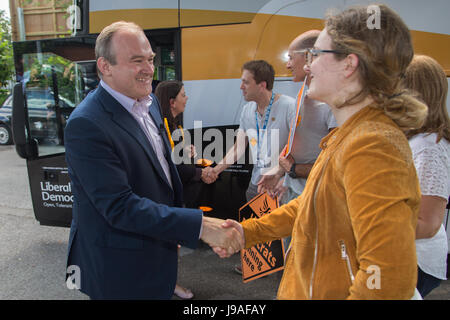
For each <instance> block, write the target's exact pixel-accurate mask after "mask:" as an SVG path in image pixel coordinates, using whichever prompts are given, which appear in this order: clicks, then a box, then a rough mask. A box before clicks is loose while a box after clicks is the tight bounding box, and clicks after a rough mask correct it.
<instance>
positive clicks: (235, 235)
mask: <svg viewBox="0 0 450 320" xmlns="http://www.w3.org/2000/svg"><path fill="white" fill-rule="evenodd" d="M200 239H202V240H203V241H204V242H206V243H207V244H208V245H209V246H210V247H211V248H212V249H213V251H214V252H215V253H216V254H217V255H218V256H219V257H221V258H228V257H230V256H231V255H233V254H235V253H236V252H238V251H240V250H242V249H244V247H245V237H244V229H242V226H241V225H240V223H239V222H237V221H235V220H231V219H227V220H221V219H216V218H211V217H205V216H204V217H203V226H202V233H201V235H200Z"/></svg>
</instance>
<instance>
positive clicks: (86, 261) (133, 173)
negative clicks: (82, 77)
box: [65, 86, 202, 299]
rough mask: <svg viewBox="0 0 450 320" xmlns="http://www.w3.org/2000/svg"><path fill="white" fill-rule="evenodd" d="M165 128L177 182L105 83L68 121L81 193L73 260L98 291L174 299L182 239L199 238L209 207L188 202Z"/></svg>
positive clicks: (76, 189) (156, 113)
mask: <svg viewBox="0 0 450 320" xmlns="http://www.w3.org/2000/svg"><path fill="white" fill-rule="evenodd" d="M152 97H153V103H152V105H151V106H150V115H151V116H152V118H153V120H154V121H155V124H156V126H157V127H160V126H161V125H162V120H161V114H160V108H159V103H158V100H157V98H156V97H155V96H152ZM162 135H163V138H164V139H163V140H164V144H165V145H164V147H165V150H166V154H167V155H168V158H167V161H168V163H169V167H170V173H171V176H172V185H173V188H171V186H170V184H169V182H168V181H167V178H166V176H165V174H164V172H163V169H162V167H161V165H160V163H159V161H158V159H157V156H156V153H155V152H154V151H153V148H152V147H151V145H150V143H149V141H148V139H147V137H146V135H145V133H144V132H143V131H142V129H141V128H140V126H139V124H138V123H137V121H136V120H135V119H134V118H133V116H132V115H131V114H130V113H129V112H128V111H127V110H126V109H125V108H124V107H122V106H121V105H120V104H119V103H118V102H117V100H115V99H114V98H113V97H112V96H111V95H110V94H109V93H108V92H107V91H106V90H105V89H103V88H102V87H101V86H99V87H98V88H97V89H96V90H95V91H94V92H92V93H90V94H89V95H88V96H87V97H86V98H85V99H84V100H83V101H82V102H81V103H80V105H79V106H77V108H76V109H75V110H74V111H73V113H72V114H71V116H70V118H69V120H68V122H67V126H66V128H65V147H66V160H67V164H68V169H69V175H70V179H71V183H72V192H73V195H74V204H73V219H72V225H71V229H70V238H69V252H68V260H67V265H68V266H70V265H74V266H78V267H79V270H80V273H81V281H80V285H81V288H80V290H81V291H82V292H84V293H86V294H87V295H89V296H90V297H91V298H93V299H170V298H171V297H172V294H173V291H174V287H175V284H176V275H177V261H178V255H177V244H182V245H184V246H187V247H190V248H195V247H196V246H197V244H198V239H199V233H200V227H201V220H202V213H201V211H200V210H195V209H186V208H181V206H182V197H183V195H182V184H181V182H180V178H179V176H178V173H177V170H176V168H175V166H174V164H173V163H172V161H171V159H170V154H171V153H170V148H169V144H168V139H167V136H166V134H165V133H164V130H162Z"/></svg>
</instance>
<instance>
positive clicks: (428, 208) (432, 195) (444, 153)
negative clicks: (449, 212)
mask: <svg viewBox="0 0 450 320" xmlns="http://www.w3.org/2000/svg"><path fill="white" fill-rule="evenodd" d="M405 83H406V86H407V87H408V88H410V89H413V90H415V91H416V92H418V93H419V96H420V98H421V99H422V100H423V101H424V102H425V103H426V104H427V106H428V108H429V112H428V117H427V119H426V121H425V124H424V125H423V126H422V127H421V128H419V129H417V130H411V131H410V132H408V134H407V135H408V137H409V144H410V146H411V150H412V153H413V159H414V164H415V166H416V170H417V175H418V177H419V182H420V189H421V193H422V198H421V203H420V210H419V220H418V222H417V228H416V239H417V240H416V251H417V264H418V280H417V289H418V290H419V292H420V294H421V295H422V297H425V296H426V295H428V294H429V293H430V292H431V290H433V289H434V288H436V287H438V286H439V284H440V282H441V280H446V272H447V262H446V259H447V253H448V243H447V235H446V233H445V229H444V226H443V225H442V222H443V219H444V215H445V207H446V204H447V200H448V196H449V193H450V120H449V117H448V113H447V107H446V100H447V92H448V82H447V77H446V75H445V72H444V70H443V69H442V67H441V66H440V65H439V63H438V62H437V61H436V60H434V59H433V58H431V57H428V56H423V55H417V56H414V59H413V61H412V62H411V64H410V65H409V67H408V69H407V70H406V77H405Z"/></svg>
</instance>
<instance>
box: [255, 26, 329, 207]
mask: <svg viewBox="0 0 450 320" xmlns="http://www.w3.org/2000/svg"><path fill="white" fill-rule="evenodd" d="M319 34H320V31H319V30H310V31H307V32H305V33H302V34H301V35H299V36H298V37H297V38H295V39H294V40H293V41H292V42H291V44H290V45H289V48H288V57H289V60H288V62H287V64H286V67H287V68H288V69H289V70H290V71H291V72H292V75H293V79H292V81H294V82H302V81H304V80H305V76H306V73H305V71H304V69H303V67H304V65H305V63H306V57H305V54H306V51H307V50H308V49H309V48H312V47H313V46H314V43H315V41H316V39H317V37H318V36H319ZM300 117H301V121H300V124H299V125H298V127H297V128H296V131H295V136H294V141H293V143H292V150H291V154H290V155H289V156H288V157H286V158H285V157H284V155H283V154H281V155H280V158H279V167H278V170H275V169H274V170H272V171H271V172H270V173H269V174H266V175H264V177H263V178H262V179H261V180H260V182H259V191H265V190H267V191H269V192H270V193H272V194H273V195H277V196H278V197H280V200H281V201H280V203H282V204H284V203H287V202H289V201H290V200H292V199H294V198H297V197H298V196H299V195H300V194H301V193H302V192H303V189H304V187H305V184H306V178H307V177H308V175H309V172H310V171H311V168H312V166H313V165H314V162H315V161H316V159H317V157H318V155H319V153H320V148H319V143H320V140H322V138H323V137H325V136H326V135H327V134H328V133H329V132H330V131H331V130H332V129H333V128H335V127H336V126H337V124H336V120H335V119H334V116H333V114H332V112H331V109H330V108H329V106H328V105H326V104H325V103H322V102H319V101H315V100H312V99H308V98H307V97H306V99H305V101H304V103H303V105H302V107H301V110H300ZM283 177H284V180H283ZM286 187H287V189H286ZM285 191H286V194H284V192H285Z"/></svg>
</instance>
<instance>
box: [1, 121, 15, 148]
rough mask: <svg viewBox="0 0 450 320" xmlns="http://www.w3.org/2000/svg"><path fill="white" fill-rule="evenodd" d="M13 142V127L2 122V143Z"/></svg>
mask: <svg viewBox="0 0 450 320" xmlns="http://www.w3.org/2000/svg"><path fill="white" fill-rule="evenodd" d="M11 143H12V135H11V129H10V128H9V127H8V126H7V125H4V124H0V145H7V144H11Z"/></svg>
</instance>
